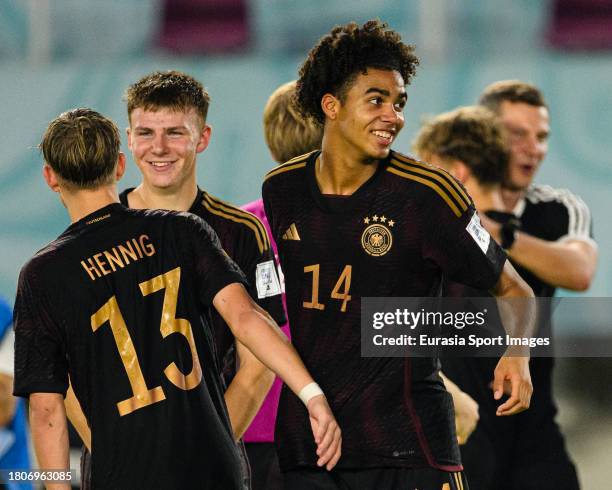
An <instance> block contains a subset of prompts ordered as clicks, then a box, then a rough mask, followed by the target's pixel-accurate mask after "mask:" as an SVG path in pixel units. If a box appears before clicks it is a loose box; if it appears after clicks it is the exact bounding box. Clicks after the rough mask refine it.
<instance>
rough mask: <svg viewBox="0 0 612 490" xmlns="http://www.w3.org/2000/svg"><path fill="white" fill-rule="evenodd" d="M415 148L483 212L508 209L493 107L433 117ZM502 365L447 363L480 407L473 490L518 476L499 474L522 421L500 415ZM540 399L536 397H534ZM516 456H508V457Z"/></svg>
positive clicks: (461, 290) (460, 290)
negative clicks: (502, 454)
mask: <svg viewBox="0 0 612 490" xmlns="http://www.w3.org/2000/svg"><path fill="white" fill-rule="evenodd" d="M413 150H414V151H415V153H416V154H417V155H418V156H419V158H422V159H424V160H427V161H428V162H431V163H432V164H434V165H436V166H438V167H440V168H443V169H445V170H447V171H448V172H449V173H450V174H451V175H453V177H455V178H456V179H457V180H459V181H460V182H461V183H462V184H463V185H464V186H465V188H466V190H467V191H468V192H469V194H470V196H471V197H472V199H473V201H474V205H475V206H476V209H477V210H478V211H479V212H480V213H481V214H482V213H484V212H485V211H487V210H489V211H493V210H495V211H497V212H499V210H502V209H503V200H502V197H501V182H502V179H503V177H504V174H505V172H506V169H507V166H508V160H509V150H508V148H507V144H506V141H505V137H504V130H503V127H502V125H501V123H500V122H499V121H498V119H497V117H496V116H495V114H493V113H492V112H491V111H489V110H488V109H486V108H484V107H480V106H473V107H461V108H459V109H456V110H454V111H451V112H447V113H444V114H440V115H438V116H436V117H434V118H432V119H430V120H429V121H427V122H426V123H425V124H424V125H423V126H422V127H421V129H420V130H419V133H418V134H417V136H416V138H415V141H414V143H413ZM443 294H444V295H445V296H454V297H467V298H475V297H482V296H489V293H488V291H486V290H481V289H475V288H471V287H469V286H466V285H463V284H459V283H455V282H451V281H448V280H445V281H444V284H443ZM488 326H489V328H494V327H495V326H497V327H498V328H501V325H500V324H499V317H497V316H494V315H492V314H490V315H489V320H488ZM483 333H484V332H483ZM497 333H498V332H497ZM532 362H533V360H532ZM496 363H497V359H494V358H485V357H469V358H468V357H466V358H458V357H447V358H444V359H442V369H443V371H444V373H445V374H446V375H448V376H449V377H450V378H451V379H452V380H453V381H454V382H456V383H457V384H458V385H459V387H460V388H461V389H462V390H465V391H466V392H467V393H468V394H469V395H470V396H472V397H473V398H475V399H476V401H477V402H478V405H479V415H480V420H479V422H478V427H477V428H476V431H475V432H474V434H473V435H472V436H471V437H470V438H469V439H468V440H467V443H466V444H465V445H463V446H462V447H461V458H462V461H463V465H464V471H465V474H466V476H467V478H468V480H469V482H470V489H471V490H475V489H490V490H493V489H498V488H504V485H506V484H507V482H508V480H509V479H511V478H512V477H514V476H515V475H512V474H507V475H503V474H502V473H501V472H500V471H499V468H498V466H499V463H500V462H499V461H497V457H496V455H495V453H496V450H499V448H500V447H503V446H505V445H508V442H507V438H508V434H507V433H506V432H505V431H504V430H501V429H502V428H503V429H505V428H507V427H512V426H514V425H515V424H516V420H517V417H520V414H519V415H517V416H516V417H511V418H500V417H497V416H496V411H497V406H496V403H495V402H494V400H493V399H492V397H491V388H490V383H491V379H492V372H493V369H494V367H495V364H496ZM537 396H538V395H537V393H536V394H535V395H534V398H535V397H537ZM532 409H533V399H532V408H530V410H532ZM528 411H529V410H528ZM509 451H512V449H509ZM511 456H512V455H511V454H508V455H507V457H508V458H510V457H511Z"/></svg>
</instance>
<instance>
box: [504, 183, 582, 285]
mask: <svg viewBox="0 0 612 490" xmlns="http://www.w3.org/2000/svg"><path fill="white" fill-rule="evenodd" d="M513 214H514V215H515V216H516V217H517V218H518V220H519V221H520V229H521V230H522V231H524V232H525V233H528V234H529V235H532V236H534V237H537V238H541V239H542V240H548V241H557V240H563V239H578V240H584V241H588V242H593V229H592V222H591V212H590V210H589V208H588V206H587V205H586V204H585V203H584V201H583V200H582V199H580V197H578V196H576V195H574V194H572V193H571V192H570V191H568V190H567V189H554V188H552V187H550V186H548V185H540V184H536V185H532V186H531V187H529V189H527V193H526V194H525V197H524V198H523V199H521V200H520V201H519V202H518V204H517V206H516V208H515V209H514V210H513ZM593 243H594V242H593ZM515 267H516V270H517V271H518V273H519V274H520V275H521V277H522V278H523V279H525V281H526V282H527V283H528V284H529V285H530V286H531V288H532V289H533V292H534V294H535V295H536V296H538V297H550V296H553V295H554V294H555V290H556V287H555V286H553V285H551V284H547V283H545V282H544V281H542V280H541V279H540V278H538V277H537V276H535V275H534V274H532V273H531V272H529V271H528V270H527V269H525V268H524V267H521V266H520V265H518V264H515Z"/></svg>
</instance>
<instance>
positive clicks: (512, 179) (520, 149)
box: [498, 101, 550, 191]
mask: <svg viewBox="0 0 612 490" xmlns="http://www.w3.org/2000/svg"><path fill="white" fill-rule="evenodd" d="M498 114H499V118H500V120H501V121H502V123H503V125H504V127H505V128H506V132H507V135H508V143H509V147H510V162H509V165H508V174H507V176H506V181H505V182H504V187H506V188H508V189H510V190H514V191H519V190H524V189H526V188H527V187H529V185H530V184H531V182H532V181H533V178H534V177H535V174H536V172H537V170H538V168H539V167H540V165H541V163H542V161H543V160H544V158H545V157H546V153H547V152H548V136H549V134H550V126H549V121H548V109H546V107H542V106H534V105H529V104H525V103H523V102H509V101H503V102H502V103H501V104H500V106H499V111H498Z"/></svg>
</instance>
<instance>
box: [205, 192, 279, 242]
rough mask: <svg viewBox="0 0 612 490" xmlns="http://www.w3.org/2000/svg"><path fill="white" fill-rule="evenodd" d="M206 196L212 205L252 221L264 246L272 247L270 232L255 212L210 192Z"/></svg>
mask: <svg viewBox="0 0 612 490" xmlns="http://www.w3.org/2000/svg"><path fill="white" fill-rule="evenodd" d="M205 196H206V197H207V198H208V202H209V203H210V204H211V205H212V206H215V207H217V208H218V209H220V210H225V211H227V212H228V213H229V214H232V215H234V216H236V217H238V218H243V219H246V220H248V221H251V222H252V223H253V224H254V225H255V226H256V227H257V229H258V230H259V233H260V236H261V239H262V243H263V244H264V248H265V249H266V250H267V249H268V248H269V247H270V240H269V238H268V233H267V232H266V228H265V226H264V225H263V223H262V222H261V221H260V219H259V218H258V217H257V216H255V215H254V214H253V213H249V212H248V211H245V210H244V209H241V208H239V207H237V206H234V205H232V204H229V203H227V202H225V201H222V200H221V199H219V198H218V197H214V196H211V195H210V194H205Z"/></svg>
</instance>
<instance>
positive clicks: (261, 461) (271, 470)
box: [244, 442, 283, 490]
mask: <svg viewBox="0 0 612 490" xmlns="http://www.w3.org/2000/svg"><path fill="white" fill-rule="evenodd" d="M244 447H245V449H246V453H247V456H248V458H249V464H250V466H251V490H282V489H283V475H282V473H281V471H280V467H279V466H278V457H277V456H276V447H275V446H274V443H273V442H245V443H244Z"/></svg>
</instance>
